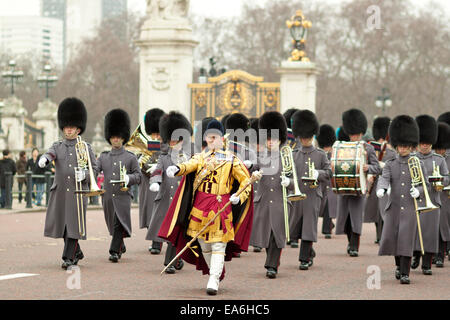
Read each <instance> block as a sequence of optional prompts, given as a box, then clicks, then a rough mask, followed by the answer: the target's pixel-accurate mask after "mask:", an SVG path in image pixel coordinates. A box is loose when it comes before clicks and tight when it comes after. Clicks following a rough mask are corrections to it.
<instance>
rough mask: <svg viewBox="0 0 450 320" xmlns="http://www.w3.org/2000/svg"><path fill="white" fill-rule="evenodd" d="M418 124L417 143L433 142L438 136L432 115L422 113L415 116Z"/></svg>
mask: <svg viewBox="0 0 450 320" xmlns="http://www.w3.org/2000/svg"><path fill="white" fill-rule="evenodd" d="M416 122H417V125H418V126H419V143H430V144H435V143H436V140H437V136H438V126H437V121H436V119H434V118H433V117H432V116H429V115H427V114H423V115H420V116H417V117H416Z"/></svg>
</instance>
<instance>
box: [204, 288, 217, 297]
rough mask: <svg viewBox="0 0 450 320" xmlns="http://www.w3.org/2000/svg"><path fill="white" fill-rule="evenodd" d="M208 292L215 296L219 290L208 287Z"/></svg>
mask: <svg viewBox="0 0 450 320" xmlns="http://www.w3.org/2000/svg"><path fill="white" fill-rule="evenodd" d="M206 293H207V294H209V295H210V296H215V295H216V294H217V290H216V289H211V288H208V289H206Z"/></svg>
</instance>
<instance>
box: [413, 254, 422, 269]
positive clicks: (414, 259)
mask: <svg viewBox="0 0 450 320" xmlns="http://www.w3.org/2000/svg"><path fill="white" fill-rule="evenodd" d="M419 264H420V257H417V256H413V257H412V262H411V269H417V267H418V266H419Z"/></svg>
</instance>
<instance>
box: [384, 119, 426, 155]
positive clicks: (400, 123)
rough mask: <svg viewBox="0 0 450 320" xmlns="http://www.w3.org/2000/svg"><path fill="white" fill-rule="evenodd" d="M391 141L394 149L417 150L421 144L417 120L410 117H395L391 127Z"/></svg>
mask: <svg viewBox="0 0 450 320" xmlns="http://www.w3.org/2000/svg"><path fill="white" fill-rule="evenodd" d="M389 139H390V143H391V145H392V146H393V147H394V148H396V147H398V146H411V147H413V148H415V147H416V146H417V144H418V143H419V126H418V125H417V122H416V120H414V119H413V118H412V117H410V116H408V115H400V116H397V117H395V118H394V119H393V120H392V122H391V124H390V125H389Z"/></svg>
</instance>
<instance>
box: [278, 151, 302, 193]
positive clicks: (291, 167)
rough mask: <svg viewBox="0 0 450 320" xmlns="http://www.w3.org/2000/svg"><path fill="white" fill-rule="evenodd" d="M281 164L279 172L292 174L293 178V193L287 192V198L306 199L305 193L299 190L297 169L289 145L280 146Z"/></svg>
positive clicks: (288, 175)
mask: <svg viewBox="0 0 450 320" xmlns="http://www.w3.org/2000/svg"><path fill="white" fill-rule="evenodd" d="M280 154H281V165H282V166H283V170H282V172H281V174H282V175H283V176H285V177H290V176H292V179H293V180H294V193H291V194H288V195H287V199H288V200H290V201H297V200H303V199H306V194H304V193H302V192H301V191H300V188H299V187H298V180H297V170H295V164H294V158H293V157H292V149H291V147H290V146H288V145H285V146H283V147H281V148H280Z"/></svg>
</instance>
